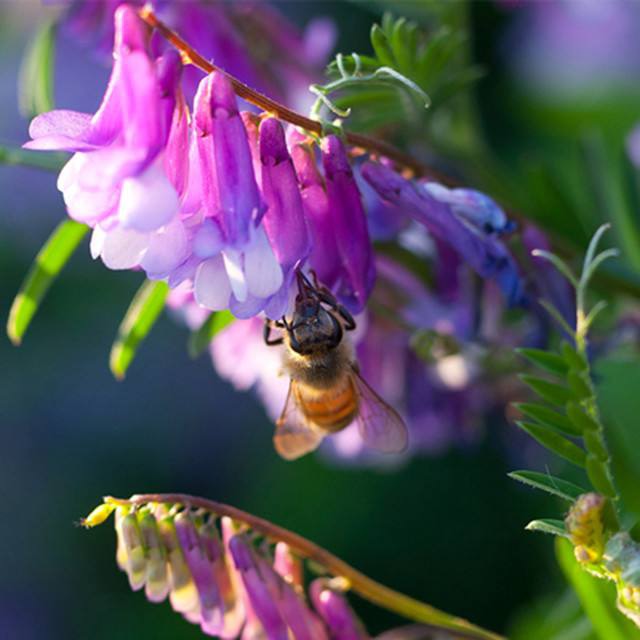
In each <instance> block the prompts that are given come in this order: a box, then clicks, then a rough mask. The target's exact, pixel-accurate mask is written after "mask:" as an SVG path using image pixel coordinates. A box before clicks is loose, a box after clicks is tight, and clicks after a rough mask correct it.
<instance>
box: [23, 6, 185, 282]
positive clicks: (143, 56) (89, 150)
mask: <svg viewBox="0 0 640 640" xmlns="http://www.w3.org/2000/svg"><path fill="white" fill-rule="evenodd" d="M115 30H116V39H115V47H114V67H113V72H112V74H111V79H110V81H109V85H108V87H107V90H106V93H105V96H104V98H103V101H102V104H101V105H100V108H99V109H98V111H97V112H96V113H95V114H94V115H93V116H91V115H90V114H85V113H78V112H74V111H65V110H58V111H52V112H49V113H45V114H42V115H40V116H38V117H36V118H35V119H34V120H33V122H32V123H31V126H30V129H29V133H30V134H31V137H32V138H33V141H31V142H28V143H27V144H26V145H25V147H27V148H30V149H56V150H61V151H72V152H75V153H74V155H73V156H72V157H71V159H70V160H69V162H67V164H66V165H65V166H64V168H63V169H62V171H61V172H60V175H59V177H58V188H59V189H60V191H62V193H63V196H64V200H65V204H66V205H67V210H68V212H69V215H70V216H71V217H72V218H74V219H76V220H78V221H80V222H84V223H86V224H88V225H90V226H92V227H93V228H94V233H93V237H92V242H91V251H92V254H93V255H94V257H97V256H100V257H101V258H102V260H103V261H104V263H105V264H106V265H107V266H108V267H110V268H112V269H129V268H133V267H139V266H140V267H142V268H144V269H145V270H147V271H148V272H149V273H150V274H158V273H163V272H166V271H169V270H170V269H172V268H174V267H175V266H177V265H178V264H180V262H181V261H182V260H184V258H185V257H186V253H187V238H186V232H185V231H184V229H183V226H182V223H181V221H180V219H179V216H178V209H179V203H180V195H181V194H180V193H179V191H178V190H179V189H182V188H184V168H183V166H182V165H183V163H184V162H185V160H184V158H181V157H180V153H181V152H182V151H183V149H184V145H185V138H186V124H185V118H186V111H185V109H184V104H183V101H182V96H181V93H180V86H179V81H180V73H181V64H180V61H179V58H178V56H177V54H175V53H170V52H168V53H167V54H166V55H165V56H163V57H161V58H158V59H157V60H154V59H152V58H151V57H150V55H149V53H148V50H147V42H146V40H147V33H146V27H145V25H144V24H143V23H142V21H141V20H140V18H139V17H138V16H137V14H136V13H135V11H134V10H133V9H132V8H131V7H129V6H127V5H123V6H121V7H120V8H119V9H118V11H117V12H116V14H115ZM172 180H173V182H172Z"/></svg>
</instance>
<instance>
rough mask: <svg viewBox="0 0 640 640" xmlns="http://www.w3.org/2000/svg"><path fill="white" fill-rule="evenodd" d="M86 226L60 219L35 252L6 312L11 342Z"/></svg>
mask: <svg viewBox="0 0 640 640" xmlns="http://www.w3.org/2000/svg"><path fill="white" fill-rule="evenodd" d="M88 230H89V228H88V227H87V226H85V225H83V224H80V223H79V222H75V221H74V220H64V221H63V222H61V223H60V224H59V225H58V226H57V227H56V228H55V230H54V232H53V233H52V234H51V235H50V236H49V239H48V240H47V241H46V242H45V243H44V245H43V246H42V249H40V251H39V252H38V255H37V256H36V259H35V260H34V262H33V264H32V265H31V268H30V269H29V273H27V276H26V278H25V279H24V282H23V283H22V287H21V288H20V291H19V292H18V295H17V296H16V298H15V300H14V301H13V304H12V305H11V311H10V312H9V321H8V322H7V334H8V335H9V339H10V340H11V342H13V344H15V345H19V344H20V343H21V342H22V337H23V336H24V333H25V331H26V330H27V327H28V326H29V323H30V322H31V319H32V318H33V316H34V314H35V312H36V310H37V309H38V305H39V304H40V301H41V300H42V298H43V297H44V295H45V294H46V293H47V291H48V289H49V287H50V286H51V284H52V283H53V281H54V280H55V278H56V277H57V276H58V274H59V273H60V271H61V270H62V268H63V267H64V265H65V264H67V262H68V260H69V258H70V257H71V255H72V254H73V252H74V251H75V249H76V248H77V247H78V245H79V244H80V241H81V240H82V238H84V236H85V235H86V233H87V231H88Z"/></svg>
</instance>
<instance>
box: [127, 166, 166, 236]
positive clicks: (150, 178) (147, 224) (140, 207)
mask: <svg viewBox="0 0 640 640" xmlns="http://www.w3.org/2000/svg"><path fill="white" fill-rule="evenodd" d="M177 210H178V194H177V192H176V190H175V188H174V187H173V185H172V184H171V183H170V182H169V178H167V175H166V173H165V172H164V169H163V168H162V167H161V166H159V165H158V164H154V165H151V166H150V167H149V168H148V169H147V170H146V171H145V172H144V173H141V174H140V175H137V176H132V177H131V178H125V179H124V180H123V182H122V191H121V193H120V205H119V207H118V218H119V219H120V221H121V223H122V226H123V227H124V228H125V229H127V228H129V229H135V230H136V231H142V232H144V231H153V230H154V229H158V228H159V227H162V226H164V225H165V224H167V223H168V222H169V221H170V220H171V219H172V218H173V217H174V216H175V214H176V212H177Z"/></svg>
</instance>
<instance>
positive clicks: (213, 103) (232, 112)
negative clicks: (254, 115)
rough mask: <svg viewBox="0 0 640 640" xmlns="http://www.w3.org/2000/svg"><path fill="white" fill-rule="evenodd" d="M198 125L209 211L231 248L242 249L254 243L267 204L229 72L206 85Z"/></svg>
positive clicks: (209, 78)
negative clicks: (253, 234)
mask: <svg viewBox="0 0 640 640" xmlns="http://www.w3.org/2000/svg"><path fill="white" fill-rule="evenodd" d="M195 124H196V128H197V131H198V134H199V138H198V157H199V161H200V163H201V166H200V169H199V170H200V176H201V177H202V179H203V180H204V185H205V186H204V189H203V195H204V198H205V209H206V210H207V212H208V215H211V216H213V217H215V218H216V219H217V220H218V222H219V224H220V228H221V230H222V233H223V235H224V238H225V241H226V242H227V244H228V245H230V246H231V247H234V248H238V249H241V248H243V247H244V246H245V245H246V244H247V243H248V242H249V240H250V228H251V227H252V225H253V224H254V223H255V220H256V218H257V217H258V216H259V214H260V212H261V209H262V203H261V200H260V195H259V193H258V187H257V184H256V180H255V176H254V173H253V163H252V160H251V152H250V149H249V142H248V140H247V132H246V130H245V128H244V124H243V122H242V118H241V117H240V114H239V113H238V108H237V104H236V97H235V93H234V92H233V88H232V87H231V84H230V82H229V80H228V79H227V78H226V76H225V75H224V74H223V73H221V72H214V73H211V74H209V75H208V76H207V77H206V78H205V79H204V80H202V82H201V83H200V87H199V89H198V94H197V96H196V104H195Z"/></svg>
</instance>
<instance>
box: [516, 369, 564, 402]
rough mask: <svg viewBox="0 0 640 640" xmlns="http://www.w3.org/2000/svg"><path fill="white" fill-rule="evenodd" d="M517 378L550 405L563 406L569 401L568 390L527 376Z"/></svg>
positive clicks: (541, 379)
mask: <svg viewBox="0 0 640 640" xmlns="http://www.w3.org/2000/svg"><path fill="white" fill-rule="evenodd" d="M519 377H520V380H522V382H524V383H525V384H526V385H527V386H528V387H529V388H530V389H532V390H533V391H534V392H535V393H536V394H538V395H539V396H540V397H541V398H543V399H544V400H546V401H547V402H549V403H551V404H556V405H559V406H564V404H565V403H566V402H568V401H569V400H570V399H571V392H570V391H569V389H567V388H566V387H563V386H561V385H559V384H557V383H555V382H549V381H548V380H544V379H543V378H538V377H536V376H529V375H521V376H519Z"/></svg>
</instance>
